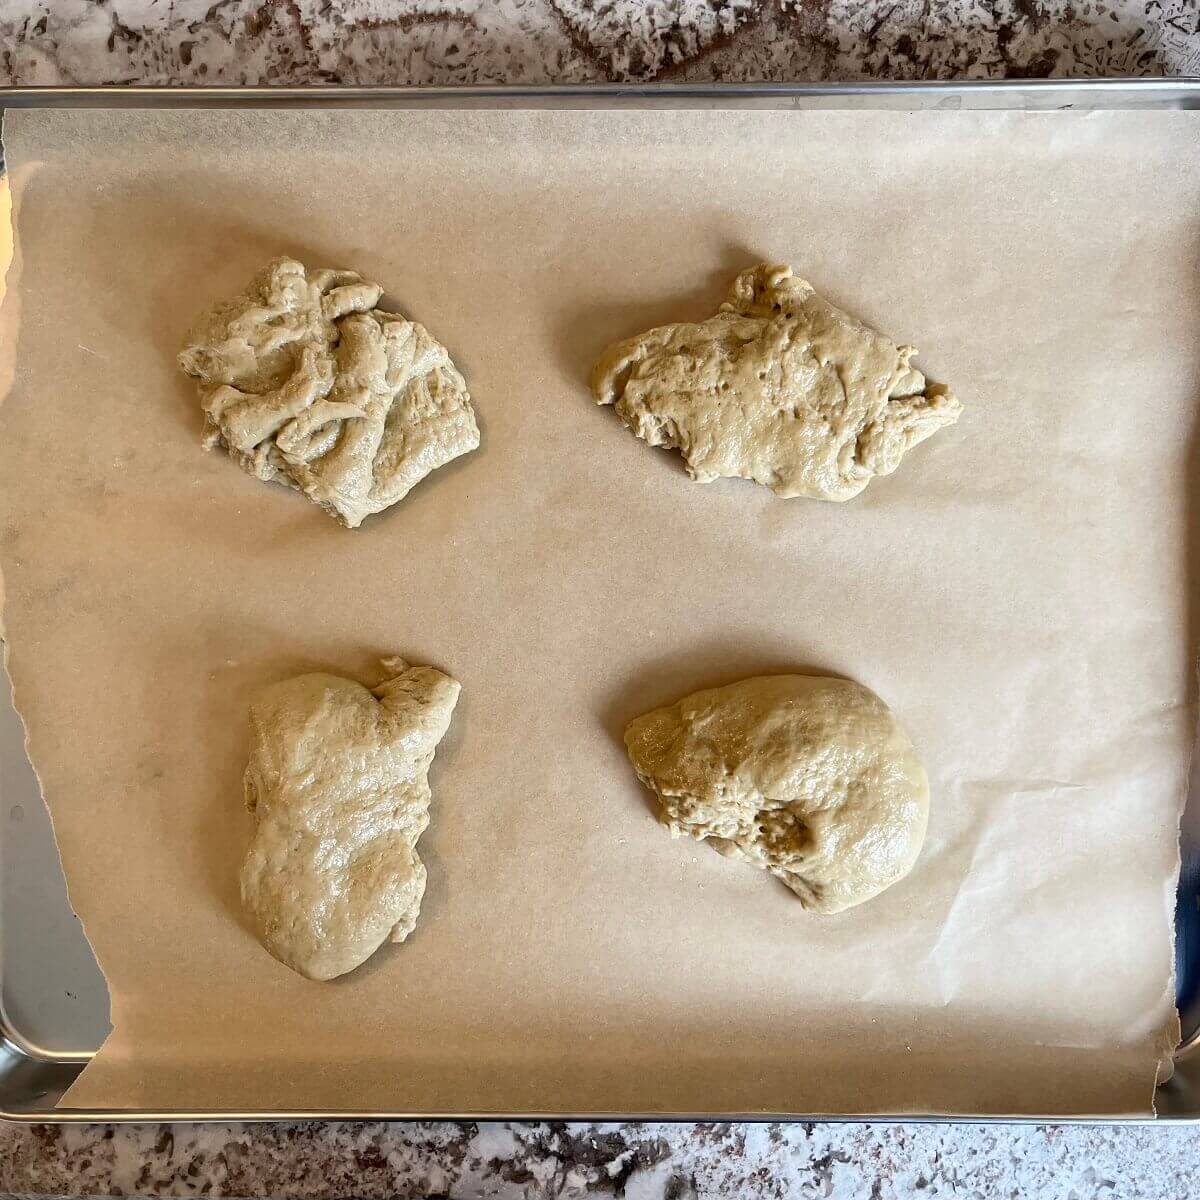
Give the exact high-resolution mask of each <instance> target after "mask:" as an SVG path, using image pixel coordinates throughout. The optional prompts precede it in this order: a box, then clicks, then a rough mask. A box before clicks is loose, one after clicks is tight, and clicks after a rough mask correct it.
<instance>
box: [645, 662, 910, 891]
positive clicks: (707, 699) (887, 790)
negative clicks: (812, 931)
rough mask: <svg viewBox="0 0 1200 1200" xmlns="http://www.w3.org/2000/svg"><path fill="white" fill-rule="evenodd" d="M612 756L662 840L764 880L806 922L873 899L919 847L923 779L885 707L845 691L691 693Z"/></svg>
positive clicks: (813, 687)
mask: <svg viewBox="0 0 1200 1200" xmlns="http://www.w3.org/2000/svg"><path fill="white" fill-rule="evenodd" d="M625 745H626V748H627V749H628V751H629V757H630V759H631V760H632V762H633V766H634V769H635V770H636V771H637V773H638V778H639V779H641V781H642V782H643V783H645V784H646V785H647V786H649V787H651V788H653V789H654V791H655V792H656V793H657V794H658V801H659V806H660V810H661V818H662V822H663V824H664V825H666V827H667V828H668V829H669V830H670V831H671V836H672V837H680V836H682V835H684V834H687V835H689V836H691V837H694V838H697V839H698V840H702V841H707V842H708V843H709V844H710V845H712V846H713V847H714V848H715V849H717V850H719V851H720V852H721V853H722V854H725V855H728V856H729V857H731V858H737V859H741V860H742V861H743V862H748V863H751V864H752V865H754V866H756V867H761V868H764V869H765V870H768V871H770V872H771V873H772V874H773V875H776V876H778V877H779V878H780V879H781V880H782V881H783V882H784V883H785V884H786V885H787V886H788V887H789V888H791V890H792V891H793V892H795V893H796V895H797V896H799V897H800V902H801V903H802V904H803V905H804V907H805V908H807V909H811V910H812V911H814V912H820V913H835V912H840V911H841V910H842V909H844V908H850V907H851V906H852V905H855V904H861V903H862V902H863V901H864V900H869V899H870V898H871V897H872V896H875V895H878V894H879V893H880V892H881V891H883V890H884V888H886V887H890V886H891V885H892V884H893V883H895V882H896V881H897V880H899V879H902V878H903V877H904V876H905V875H907V874H908V872H909V871H910V870H911V869H912V866H913V864H914V863H915V862H916V860H917V855H918V854H919V853H920V850H921V843H922V842H923V841H924V839H925V825H926V821H927V819H928V814H929V783H928V780H927V778H926V775H925V768H924V767H923V766H922V765H921V761H920V759H919V758H918V757H917V753H916V750H915V749H914V748H913V744H912V742H911V741H910V740H909V738H908V735H907V734H906V733H905V732H904V730H903V729H902V728H901V727H900V725H899V724H898V722H897V721H896V718H895V717H894V716H893V715H892V713H891V710H890V709H889V708H888V707H887V705H886V704H884V702H883V701H882V700H880V699H879V697H878V696H876V695H875V693H874V692H871V691H868V689H867V688H865V687H862V686H860V685H859V684H857V683H851V682H850V681H849V680H845V679H829V678H825V677H823V676H817V675H767V676H759V677H756V678H753V679H744V680H742V681H741V682H740V683H734V684H730V685H729V686H728V687H721V688H711V689H709V690H707V691H702V692H696V693H694V694H693V695H690V696H685V697H684V698H683V699H682V700H680V701H679V703H678V704H673V705H671V706H669V707H667V708H660V709H656V710H655V711H654V712H651V713H647V714H646V715H645V716H643V717H638V718H637V720H635V721H633V722H631V723H630V725H629V727H628V728H627V729H626V730H625Z"/></svg>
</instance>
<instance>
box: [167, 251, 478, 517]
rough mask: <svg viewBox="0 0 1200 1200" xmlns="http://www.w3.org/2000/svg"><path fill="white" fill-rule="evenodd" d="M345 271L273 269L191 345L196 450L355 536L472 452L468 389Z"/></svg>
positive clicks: (375, 288)
mask: <svg viewBox="0 0 1200 1200" xmlns="http://www.w3.org/2000/svg"><path fill="white" fill-rule="evenodd" d="M382 295H383V288H381V287H380V286H379V284H377V283H369V282H368V281H367V280H365V279H363V278H362V276H360V275H356V274H355V273H354V272H353V271H334V270H319V271H306V270H305V268H304V266H303V264H301V263H298V262H296V261H295V260H294V259H290V258H277V259H275V260H274V261H273V262H271V263H268V264H267V266H266V267H265V268H264V269H263V270H262V271H261V272H259V274H258V275H257V276H255V278H254V280H253V281H252V282H251V284H250V286H249V287H248V288H247V289H246V291H245V292H243V293H242V295H240V296H236V297H235V298H234V299H232V300H229V301H227V302H225V303H224V304H218V305H217V306H216V307H215V308H213V309H212V310H211V311H209V312H208V313H206V314H205V315H204V317H202V318H201V320H200V321H199V323H198V324H197V325H196V327H195V328H194V329H193V330H192V332H191V333H190V334H189V335H188V338H187V342H186V344H185V346H184V348H183V350H182V352H181V353H180V355H179V364H180V366H181V367H182V368H183V369H184V371H186V372H187V373H188V374H189V375H194V376H195V377H196V379H197V380H198V381H199V392H200V405H201V407H202V408H203V409H204V445H205V447H206V448H208V449H212V448H213V447H214V446H224V447H225V448H226V449H227V450H228V451H229V455H230V457H231V458H233V460H234V461H235V462H236V463H238V465H239V466H241V467H242V469H243V470H245V471H248V472H249V473H250V474H251V475H253V476H255V477H256V478H258V479H265V480H277V481H279V482H281V483H286V484H289V485H290V486H291V487H294V488H298V489H299V490H300V491H302V492H303V493H304V494H305V495H306V496H308V497H309V499H310V500H313V501H315V502H316V503H317V504H319V505H320V506H321V507H322V508H323V509H325V511H326V512H328V513H330V514H331V515H332V516H334V517H336V518H337V519H338V520H339V521H341V522H342V524H343V525H347V526H349V527H350V528H351V529H353V528H355V527H357V526H358V525H360V524H361V523H362V521H363V520H364V518H366V517H368V516H370V515H371V513H377V512H380V511H382V510H383V509H385V508H387V507H388V506H389V505H392V504H395V503H396V502H397V501H398V500H402V499H403V498H404V497H405V496H406V495H407V494H408V492H409V491H410V489H411V488H412V487H413V486H414V485H415V484H417V483H419V482H420V481H421V480H422V479H424V478H425V476H426V475H428V474H429V473H430V472H432V471H436V470H437V468H438V467H440V466H444V465H445V464H446V463H448V462H450V460H451V459H454V458H457V457H458V456H459V455H460V454H466V453H467V452H468V451H471V450H474V449H475V448H476V447H477V446H478V445H479V428H478V426H477V425H476V423H475V413H474V411H473V410H472V408H471V397H470V396H469V394H468V393H467V385H466V383H465V381H464V380H463V377H462V376H461V375H460V374H459V373H458V371H457V370H456V368H455V366H454V364H453V363H452V362H451V361H450V355H449V354H448V353H447V351H446V347H445V346H443V345H442V344H441V343H440V342H438V341H437V340H436V339H434V338H433V337H432V336H431V335H430V333H429V331H428V330H426V329H425V327H424V326H423V325H418V324H417V323H416V322H415V321H410V320H408V319H407V318H405V317H402V316H400V315H399V314H398V313H392V312H385V311H384V310H383V309H381V308H377V307H376V305H378V303H379V300H380V297H381V296H382Z"/></svg>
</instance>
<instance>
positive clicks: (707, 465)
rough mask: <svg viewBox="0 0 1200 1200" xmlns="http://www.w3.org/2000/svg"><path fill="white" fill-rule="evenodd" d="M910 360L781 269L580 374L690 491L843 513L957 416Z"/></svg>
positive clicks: (745, 276)
mask: <svg viewBox="0 0 1200 1200" xmlns="http://www.w3.org/2000/svg"><path fill="white" fill-rule="evenodd" d="M915 354H916V349H915V348H914V347H912V346H898V345H896V343H895V342H893V341H892V340H891V339H890V338H887V337H884V336H883V335H882V334H880V333H877V332H875V330H873V329H870V328H868V327H867V326H866V325H863V324H862V323H861V322H860V321H856V320H855V319H854V318H853V317H851V316H849V315H847V314H846V313H844V312H842V311H841V310H840V309H838V308H835V307H834V306H833V305H832V304H830V303H829V302H828V301H826V300H823V299H821V297H820V296H818V295H817V294H816V293H815V292H814V291H813V288H812V285H811V284H809V283H807V282H806V281H805V280H803V279H800V278H798V277H796V276H795V275H793V273H792V268H791V267H787V266H771V265H770V264H767V263H763V264H761V265H759V266H757V267H754V268H752V269H751V270H748V271H743V272H742V273H741V274H740V275H739V276H738V277H737V279H736V280H735V281H734V284H733V288H732V289H731V291H730V294H729V299H728V301H726V302H725V303H724V304H722V305H721V309H720V311H719V312H718V313H717V315H716V316H713V317H709V319H708V320H707V321H701V322H700V323H699V324H681V325H664V326H662V327H661V328H659V329H651V330H650V331H649V332H648V333H643V334H640V335H639V336H637V337H633V338H629V339H628V340H627V341H623V342H618V343H617V344H616V345H615V346H610V347H609V348H608V350H606V351H605V353H604V355H603V356H602V357H601V358H600V361H599V362H597V363H596V366H595V368H594V369H593V371H592V380H591V384H592V392H593V394H594V395H595V398H596V402H597V403H598V404H615V405H616V411H617V413H618V415H619V416H620V418H621V420H622V421H623V422H624V423H625V424H626V425H627V426H628V427H629V429H631V430H632V431H633V432H634V433H635V434H637V436H638V437H640V438H644V439H645V440H646V441H647V442H649V443H650V445H652V446H664V447H667V448H668V449H678V450H679V451H681V453H682V454H683V457H684V461H685V463H686V464H687V469H688V473H689V474H690V475H691V476H692V478H693V479H696V480H698V481H699V482H701V483H710V482H711V481H712V480H714V479H718V478H728V477H734V478H741V479H752V480H754V482H755V483H761V484H763V485H765V486H766V487H769V488H770V489H771V490H772V491H773V492H774V493H775V494H776V495H777V496H785V497H791V496H810V497H814V498H817V499H821V500H848V499H850V498H851V497H852V496H857V495H858V493H859V492H861V491H862V490H863V488H865V487H866V486H867V484H868V483H869V482H870V481H871V480H872V479H873V478H874V477H875V476H876V475H889V474H891V472H892V471H894V470H895V469H896V468H897V467H898V466H899V465H900V460H901V458H903V456H904V455H905V453H906V452H907V451H909V450H911V449H912V448H913V446H915V445H917V443H918V442H922V441H924V440H925V439H926V438H927V437H929V436H930V435H931V434H933V433H935V432H936V431H937V430H938V429H940V428H942V426H944V425H952V424H953V423H954V422H955V421H957V420H958V415H959V413H960V412H961V411H962V405H961V404H960V403H959V401H958V399H957V397H955V395H954V394H953V393H952V392H951V391H950V390H949V389H948V388H945V387H942V386H940V385H938V384H929V383H927V382H926V380H925V376H924V375H922V374H921V372H920V371H918V370H917V369H916V368H915V367H913V366H912V365H911V360H912V358H913V356H914V355H915Z"/></svg>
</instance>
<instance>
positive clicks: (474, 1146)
mask: <svg viewBox="0 0 1200 1200" xmlns="http://www.w3.org/2000/svg"><path fill="white" fill-rule="evenodd" d="M1124 74H1150V75H1186V74H1200V6H1198V5H1197V2H1196V0H1070V2H1068V0H725V2H722V0H649V2H644V3H643V2H638V0H494V2H488V0H446V2H444V3H443V2H440V0H407V2H404V3H401V2H398V0H341V2H334V0H95V2H93V0H52V2H50V0H4V2H3V3H0V83H4V84H99V83H143V84H170V83H192V84H216V83H226V84H304V83H321V82H341V83H359V84H382V83H408V84H465V83H503V82H508V83H542V82H587V81H598V80H613V81H622V80H649V79H671V80H677V81H679V80H753V79H774V80H787V79H795V80H806V79H809V80H815V79H847V80H852V79H871V78H879V79H896V78H1003V77H1040V76H1049V75H1124ZM0 1191H3V1192H5V1193H7V1194H39V1195H41V1194H51V1195H109V1194H112V1195H115V1194H135V1195H136V1194H141V1195H148V1194H160V1195H161V1194H192V1193H197V1192H205V1193H212V1194H220V1195H228V1196H255V1195H290V1196H305V1197H334V1196H350V1195H354V1196H362V1197H368V1196H370V1197H373V1196H453V1197H456V1198H459V1200H466V1198H468V1197H473V1196H490V1197H558V1196H581V1195H589V1194H599V1195H609V1196H614V1197H619V1196H625V1197H630V1198H631V1200H632V1198H634V1197H654V1198H656V1200H657V1198H660V1197H661V1198H664V1200H683V1198H685V1197H693V1196H695V1197H699V1196H725V1197H735V1196H736V1197H746V1198H747V1200H756V1198H758V1197H779V1196H796V1197H832V1198H835V1200H836V1198H839V1197H847V1198H849V1197H855V1198H861V1200H889V1198H891V1197H902V1196H903V1197H909V1196H922V1197H924V1196H929V1197H964V1198H965V1197H971V1198H976V1197H992V1196H1005V1197H1009V1196H1022V1197H1023V1196H1030V1197H1033V1196H1037V1197H1041V1198H1043V1200H1048V1198H1052V1197H1063V1198H1067V1197H1077V1198H1079V1200H1092V1198H1096V1197H1107V1198H1111V1200H1126V1198H1133V1197H1138V1198H1139V1200H1189V1198H1191V1197H1196V1196H1200V1131H1193V1130H1191V1129H1189V1128H1178V1127H1176V1128H1170V1127H1152V1126H1137V1125H1134V1126H1108V1127H1104V1126H1094V1127H1088V1126H1047V1127H1032V1126H1003V1125H992V1126H986V1125H950V1126H947V1125H918V1124H907V1125H905V1124H898V1125H866V1124H861V1123H853V1124H827V1123H810V1122H800V1123H794V1124H784V1125H781V1124H774V1123H772V1124H755V1125H745V1124H733V1125H730V1124H717V1125H711V1124H709V1125H696V1124H642V1125H612V1124H607V1125H599V1124H572V1125H565V1124H557V1123H538V1124H526V1125H517V1124H508V1123H496V1124H480V1125H476V1124H463V1125H450V1124H395V1125H381V1124H378V1123H361V1124H351V1123H340V1122H335V1123H302V1124H295V1123H290V1124H278V1125H246V1126H238V1125H204V1126H185V1125H179V1126H157V1125H156V1126H117V1127H113V1126H96V1125H82V1126H21V1125H8V1126H3V1127H0Z"/></svg>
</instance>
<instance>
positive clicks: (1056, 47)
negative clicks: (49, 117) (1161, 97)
mask: <svg viewBox="0 0 1200 1200" xmlns="http://www.w3.org/2000/svg"><path fill="white" fill-rule="evenodd" d="M1198 21H1200V12H1198V8H1197V3H1196V0H445V2H442V0H339V2H334V0H99V2H97V0H3V2H2V3H0V81H2V82H5V83H22V84H43V83H44V84H50V83H76V84H84V83H93V84H94V83H147V84H149V83H156V84H170V83H195V84H203V83H209V84H214V83H228V84H241V83H257V84H303V83H318V82H338V83H359V84H384V83H406V84H433V83H441V84H455V83H543V82H547V81H559V82H568V81H571V82H585V81H587V80H629V79H653V78H658V79H663V78H670V79H675V80H707V79H725V80H747V79H778V80H784V79H869V78H880V79H902V78H931V79H932V78H952V77H958V78H986V77H1004V76H1046V75H1077V74H1088V75H1138V74H1172V75H1186V74H1188V73H1200V37H1198V36H1197V32H1196V29H1197V22H1198Z"/></svg>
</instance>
